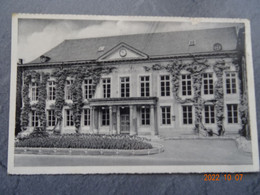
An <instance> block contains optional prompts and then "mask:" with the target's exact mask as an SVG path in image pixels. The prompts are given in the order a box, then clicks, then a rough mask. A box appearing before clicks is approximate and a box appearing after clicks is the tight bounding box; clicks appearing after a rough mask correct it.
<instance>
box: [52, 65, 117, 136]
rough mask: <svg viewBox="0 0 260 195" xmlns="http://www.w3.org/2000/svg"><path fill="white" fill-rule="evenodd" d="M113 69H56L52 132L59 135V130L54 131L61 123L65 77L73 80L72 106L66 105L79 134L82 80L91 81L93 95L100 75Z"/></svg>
mask: <svg viewBox="0 0 260 195" xmlns="http://www.w3.org/2000/svg"><path fill="white" fill-rule="evenodd" d="M113 69H114V67H93V66H90V65H89V66H77V67H73V68H60V69H57V70H56V71H55V72H54V73H53V76H54V77H55V78H56V81H57V83H56V101H55V106H54V108H55V115H56V119H57V122H56V125H55V127H54V130H55V131H56V133H60V129H56V126H57V125H59V124H60V123H61V121H62V109H63V107H64V105H65V104H66V102H65V100H64V97H65V90H64V89H65V82H66V79H67V77H70V78H71V79H73V80H74V82H73V84H72V86H71V94H72V104H70V103H67V104H66V105H67V106H69V107H70V108H71V109H72V112H73V122H74V125H75V127H76V132H77V133H79V132H80V122H81V115H82V110H83V106H84V102H83V99H84V98H83V93H82V83H83V81H84V79H86V78H89V79H92V84H93V93H95V90H96V87H97V84H98V83H99V82H100V78H101V76H102V74H109V73H111V72H112V70H113Z"/></svg>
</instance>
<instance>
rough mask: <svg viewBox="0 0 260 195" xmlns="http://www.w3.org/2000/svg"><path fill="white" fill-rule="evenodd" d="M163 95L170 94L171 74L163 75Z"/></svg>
mask: <svg viewBox="0 0 260 195" xmlns="http://www.w3.org/2000/svg"><path fill="white" fill-rule="evenodd" d="M161 96H170V76H169V75H163V76H161Z"/></svg>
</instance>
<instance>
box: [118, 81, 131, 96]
mask: <svg viewBox="0 0 260 195" xmlns="http://www.w3.org/2000/svg"><path fill="white" fill-rule="evenodd" d="M120 88H121V97H130V79H129V77H121V78H120Z"/></svg>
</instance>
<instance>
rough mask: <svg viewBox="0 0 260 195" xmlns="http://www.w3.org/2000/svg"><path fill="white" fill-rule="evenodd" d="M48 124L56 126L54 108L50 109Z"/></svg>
mask: <svg viewBox="0 0 260 195" xmlns="http://www.w3.org/2000/svg"><path fill="white" fill-rule="evenodd" d="M47 123H48V126H55V113H54V110H48V122H47Z"/></svg>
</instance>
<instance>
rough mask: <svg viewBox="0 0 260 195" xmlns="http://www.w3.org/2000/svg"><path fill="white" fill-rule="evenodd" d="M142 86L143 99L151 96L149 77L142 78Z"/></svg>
mask: <svg viewBox="0 0 260 195" xmlns="http://www.w3.org/2000/svg"><path fill="white" fill-rule="evenodd" d="M140 84H141V97H148V96H150V77H149V76H141V77H140Z"/></svg>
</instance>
